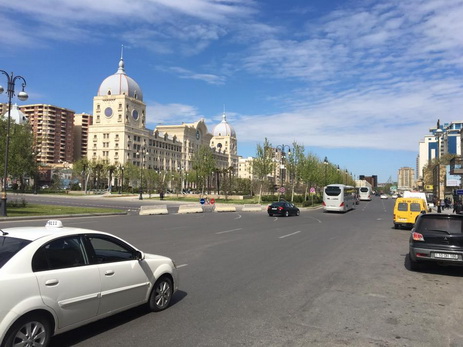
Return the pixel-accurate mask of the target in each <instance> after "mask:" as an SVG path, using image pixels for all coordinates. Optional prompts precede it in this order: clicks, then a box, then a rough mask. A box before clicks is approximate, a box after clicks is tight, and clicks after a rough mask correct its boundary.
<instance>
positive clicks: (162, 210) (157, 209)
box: [139, 205, 169, 216]
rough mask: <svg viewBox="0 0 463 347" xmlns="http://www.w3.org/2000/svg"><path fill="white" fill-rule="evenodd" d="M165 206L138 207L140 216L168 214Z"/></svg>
mask: <svg viewBox="0 0 463 347" xmlns="http://www.w3.org/2000/svg"><path fill="white" fill-rule="evenodd" d="M168 213H169V211H167V205H152V206H140V214H139V215H140V216H147V215H152V214H168Z"/></svg>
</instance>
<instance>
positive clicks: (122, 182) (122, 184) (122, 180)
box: [119, 164, 124, 194]
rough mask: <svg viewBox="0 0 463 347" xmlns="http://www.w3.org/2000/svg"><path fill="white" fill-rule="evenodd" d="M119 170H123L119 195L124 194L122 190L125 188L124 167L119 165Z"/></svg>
mask: <svg viewBox="0 0 463 347" xmlns="http://www.w3.org/2000/svg"><path fill="white" fill-rule="evenodd" d="M119 169H120V170H121V185H120V187H119V194H122V189H123V187H124V167H123V166H122V164H121V165H119Z"/></svg>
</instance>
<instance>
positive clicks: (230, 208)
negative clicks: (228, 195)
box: [214, 204, 236, 212]
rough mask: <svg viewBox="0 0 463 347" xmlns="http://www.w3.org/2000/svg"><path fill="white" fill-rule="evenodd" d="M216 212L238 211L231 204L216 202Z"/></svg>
mask: <svg viewBox="0 0 463 347" xmlns="http://www.w3.org/2000/svg"><path fill="white" fill-rule="evenodd" d="M214 211H215V212H236V207H235V206H234V205H229V204H215V209H214Z"/></svg>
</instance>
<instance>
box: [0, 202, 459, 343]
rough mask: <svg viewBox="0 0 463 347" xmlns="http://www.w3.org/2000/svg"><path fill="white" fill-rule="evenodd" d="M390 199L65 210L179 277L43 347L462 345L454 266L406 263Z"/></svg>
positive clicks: (404, 233)
mask: <svg viewBox="0 0 463 347" xmlns="http://www.w3.org/2000/svg"><path fill="white" fill-rule="evenodd" d="M392 207H393V200H380V199H379V198H376V199H374V200H373V201H371V202H361V204H360V205H359V206H358V207H357V209H356V210H354V211H350V212H348V213H345V214H337V213H323V211H322V210H310V211H309V210H303V211H302V212H301V216H299V217H288V218H281V217H268V216H267V215H266V213H265V212H261V213H252V212H248V213H242V212H236V213H235V212H233V213H202V214H187V215H178V214H175V213H172V214H169V215H164V216H138V215H135V214H129V215H125V216H110V217H92V218H69V219H65V220H63V222H64V224H65V225H69V226H78V227H84V228H91V229H98V230H103V231H108V232H112V233H114V234H116V235H118V236H121V237H123V238H125V239H126V240H128V241H129V242H131V243H132V244H134V245H135V246H138V247H139V248H140V249H142V250H144V251H146V252H151V253H159V254H163V255H167V256H169V257H172V258H173V259H174V260H175V261H176V263H177V265H178V266H179V272H180V279H181V282H180V291H179V292H177V293H176V295H175V296H174V302H173V305H172V306H171V307H169V308H168V309H167V310H166V311H163V312H160V313H147V312H146V311H145V310H144V309H143V308H136V309H133V310H130V311H128V312H125V313H122V314H119V315H116V316H113V317H110V318H107V319H105V320H102V321H100V322H96V323H93V324H90V325H87V326H85V327H82V328H79V329H76V330H74V331H71V332H68V333H65V334H62V335H59V336H56V337H54V338H53V340H52V346H460V345H463V331H462V329H461V322H462V321H463V300H462V294H461V292H462V290H461V287H462V286H461V283H462V275H463V269H461V268H442V267H438V266H435V267H429V268H428V269H427V270H426V271H423V272H411V271H409V270H408V265H407V261H406V255H407V253H408V242H407V241H408V236H409V232H410V231H409V230H395V229H393V228H392ZM42 223H44V221H27V222H25V221H23V222H18V221H16V222H2V223H1V225H2V227H7V226H12V225H24V224H29V225H40V224H42Z"/></svg>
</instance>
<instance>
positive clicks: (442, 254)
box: [434, 253, 458, 260]
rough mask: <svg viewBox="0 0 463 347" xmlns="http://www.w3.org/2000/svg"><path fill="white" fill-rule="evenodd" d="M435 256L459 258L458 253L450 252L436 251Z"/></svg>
mask: <svg viewBox="0 0 463 347" xmlns="http://www.w3.org/2000/svg"><path fill="white" fill-rule="evenodd" d="M434 258H441V259H455V260H457V259H458V254H450V253H434Z"/></svg>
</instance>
